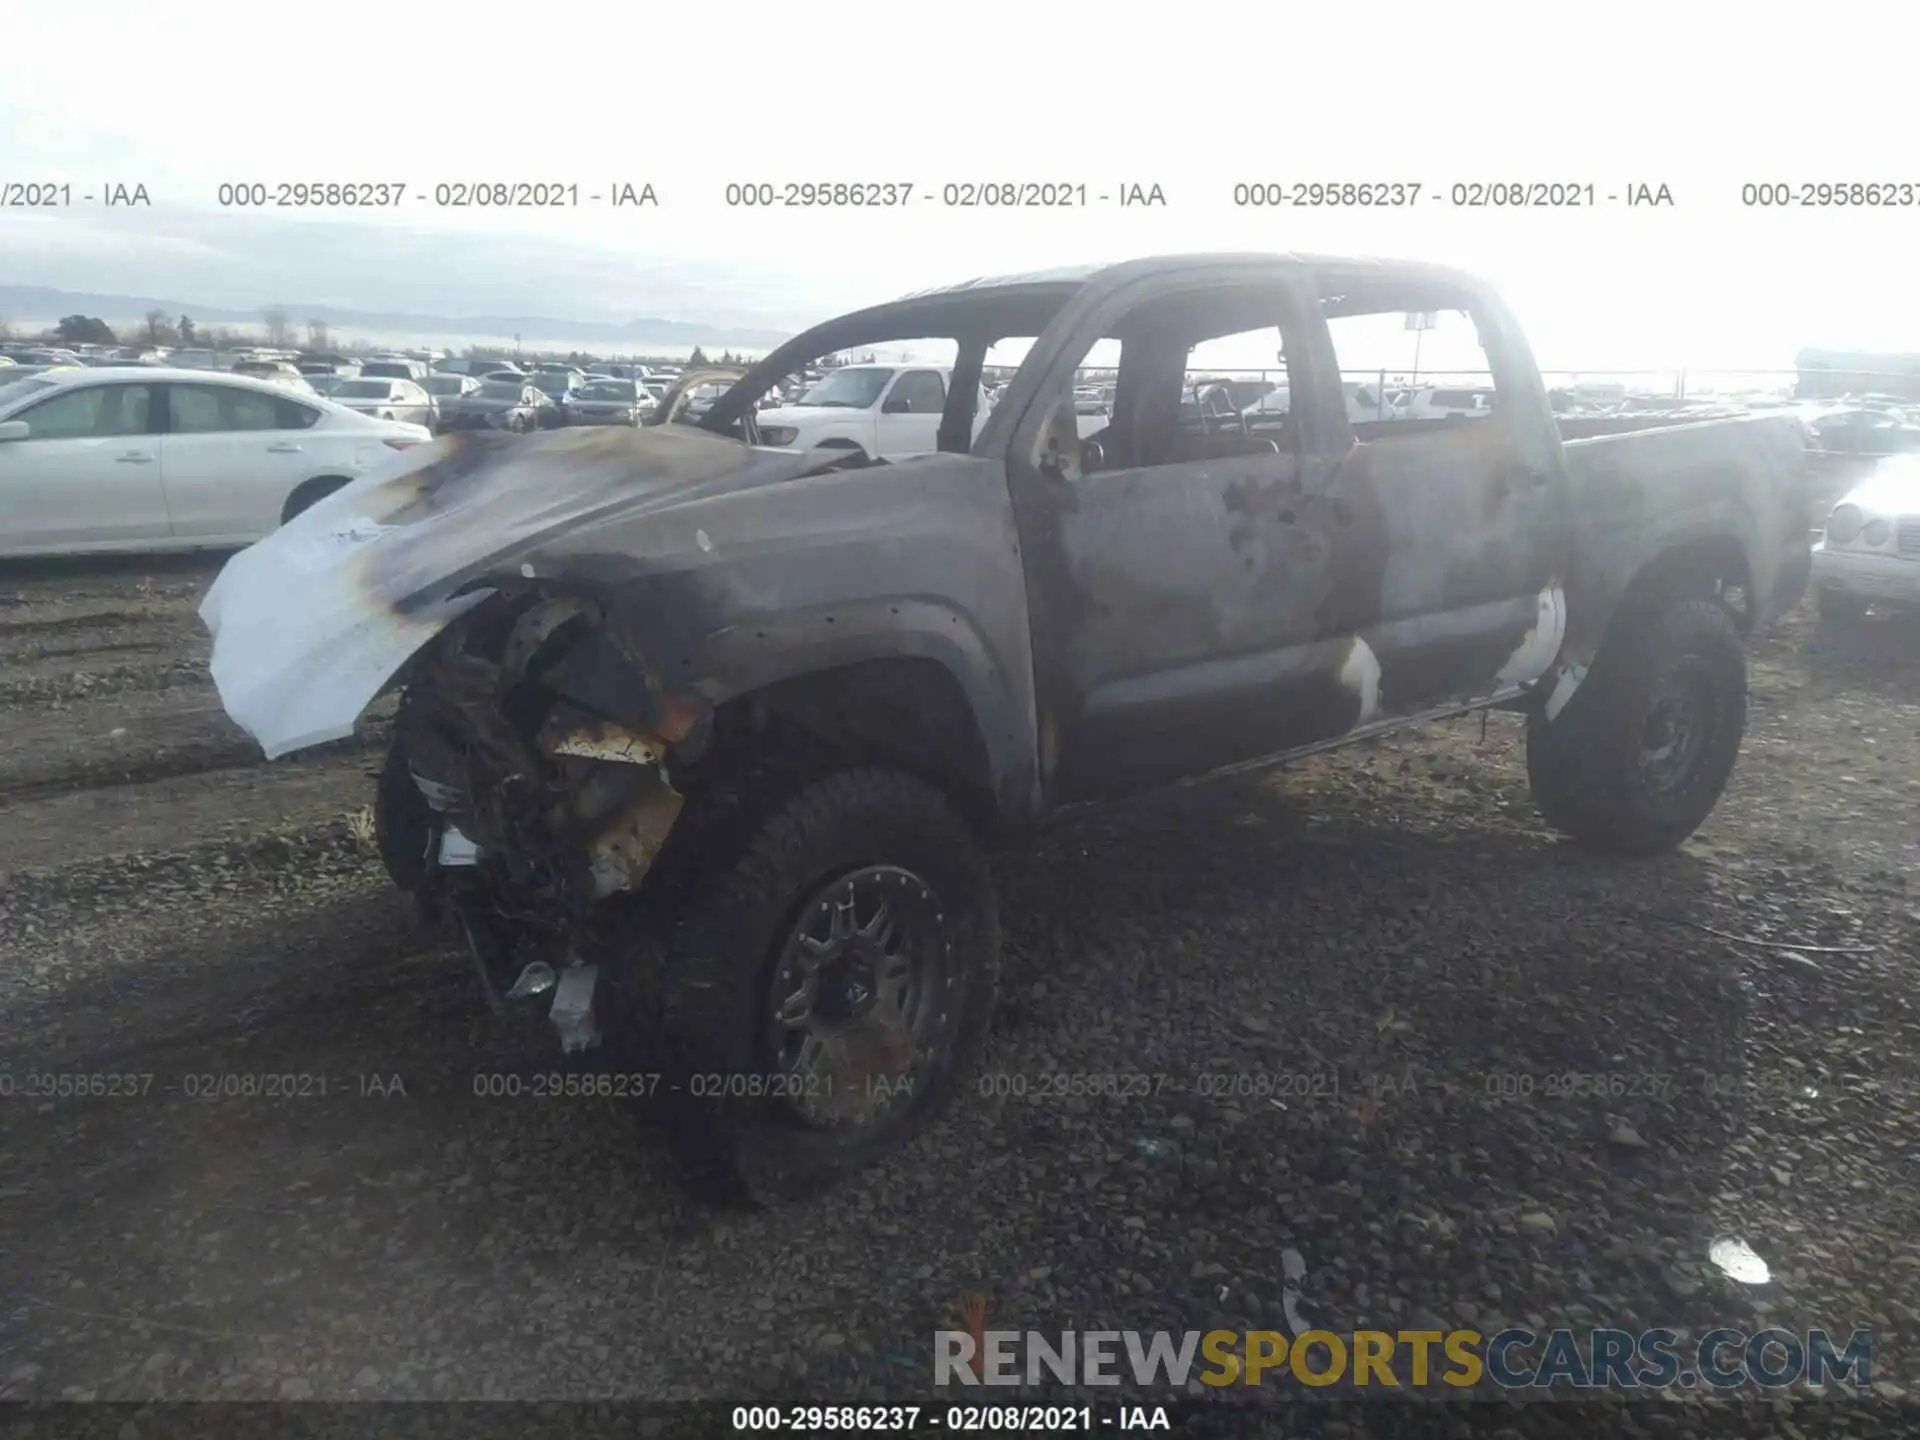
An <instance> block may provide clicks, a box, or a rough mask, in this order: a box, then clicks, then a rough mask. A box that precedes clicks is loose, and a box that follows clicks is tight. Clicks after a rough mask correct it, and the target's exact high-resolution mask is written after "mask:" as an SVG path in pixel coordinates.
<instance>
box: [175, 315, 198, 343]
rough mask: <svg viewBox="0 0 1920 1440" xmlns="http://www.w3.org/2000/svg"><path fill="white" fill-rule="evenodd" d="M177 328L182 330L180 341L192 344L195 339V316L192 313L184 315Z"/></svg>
mask: <svg viewBox="0 0 1920 1440" xmlns="http://www.w3.org/2000/svg"><path fill="white" fill-rule="evenodd" d="M176 328H177V329H178V330H179V331H180V343H181V344H182V345H191V344H192V343H193V339H194V329H193V317H192V316H191V315H182V316H181V317H180V324H179V325H178V326H177V327H176Z"/></svg>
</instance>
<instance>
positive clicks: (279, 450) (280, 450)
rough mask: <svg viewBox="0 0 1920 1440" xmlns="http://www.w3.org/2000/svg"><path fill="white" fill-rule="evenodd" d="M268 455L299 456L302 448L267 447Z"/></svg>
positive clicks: (289, 446) (285, 446)
mask: <svg viewBox="0 0 1920 1440" xmlns="http://www.w3.org/2000/svg"><path fill="white" fill-rule="evenodd" d="M267 453H268V454H269V455H298V454H299V453H300V447H299V446H298V445H269V446H267Z"/></svg>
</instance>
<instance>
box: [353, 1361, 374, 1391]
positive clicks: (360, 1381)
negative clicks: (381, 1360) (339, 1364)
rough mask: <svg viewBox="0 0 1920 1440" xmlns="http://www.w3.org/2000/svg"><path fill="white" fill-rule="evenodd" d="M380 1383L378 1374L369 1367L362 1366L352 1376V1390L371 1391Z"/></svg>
mask: <svg viewBox="0 0 1920 1440" xmlns="http://www.w3.org/2000/svg"><path fill="white" fill-rule="evenodd" d="M379 1383H380V1372H379V1371H378V1370H376V1369H374V1368H373V1366H371V1365H362V1366H361V1367H360V1368H359V1369H358V1370H357V1371H355V1372H354V1376H353V1388H354V1389H356V1390H371V1389H373V1387H374V1386H376V1385H378V1384H379Z"/></svg>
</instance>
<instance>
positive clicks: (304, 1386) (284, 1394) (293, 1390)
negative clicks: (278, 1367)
mask: <svg viewBox="0 0 1920 1440" xmlns="http://www.w3.org/2000/svg"><path fill="white" fill-rule="evenodd" d="M280 1398H281V1399H282V1400H311V1399H312V1398H313V1382H312V1381H311V1380H304V1379H302V1378H301V1377H300V1376H298V1375H296V1376H294V1377H293V1378H292V1379H291V1380H282V1381H281V1382H280Z"/></svg>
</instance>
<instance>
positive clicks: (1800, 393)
mask: <svg viewBox="0 0 1920 1440" xmlns="http://www.w3.org/2000/svg"><path fill="white" fill-rule="evenodd" d="M1794 363H1795V364H1796V366H1797V367H1798V369H1799V380H1798V383H1797V384H1796V385H1795V387H1794V394H1795V395H1796V396H1797V397H1798V398H1799V399H1802V400H1837V399H1839V398H1840V397H1841V396H1843V395H1887V396H1892V397H1897V398H1899V399H1902V400H1915V401H1920V355H1872V354H1868V353H1867V352H1865V351H1855V350H1812V349H1808V350H1802V351H1801V352H1800V353H1799V355H1798V356H1796V357H1795V362H1794Z"/></svg>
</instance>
